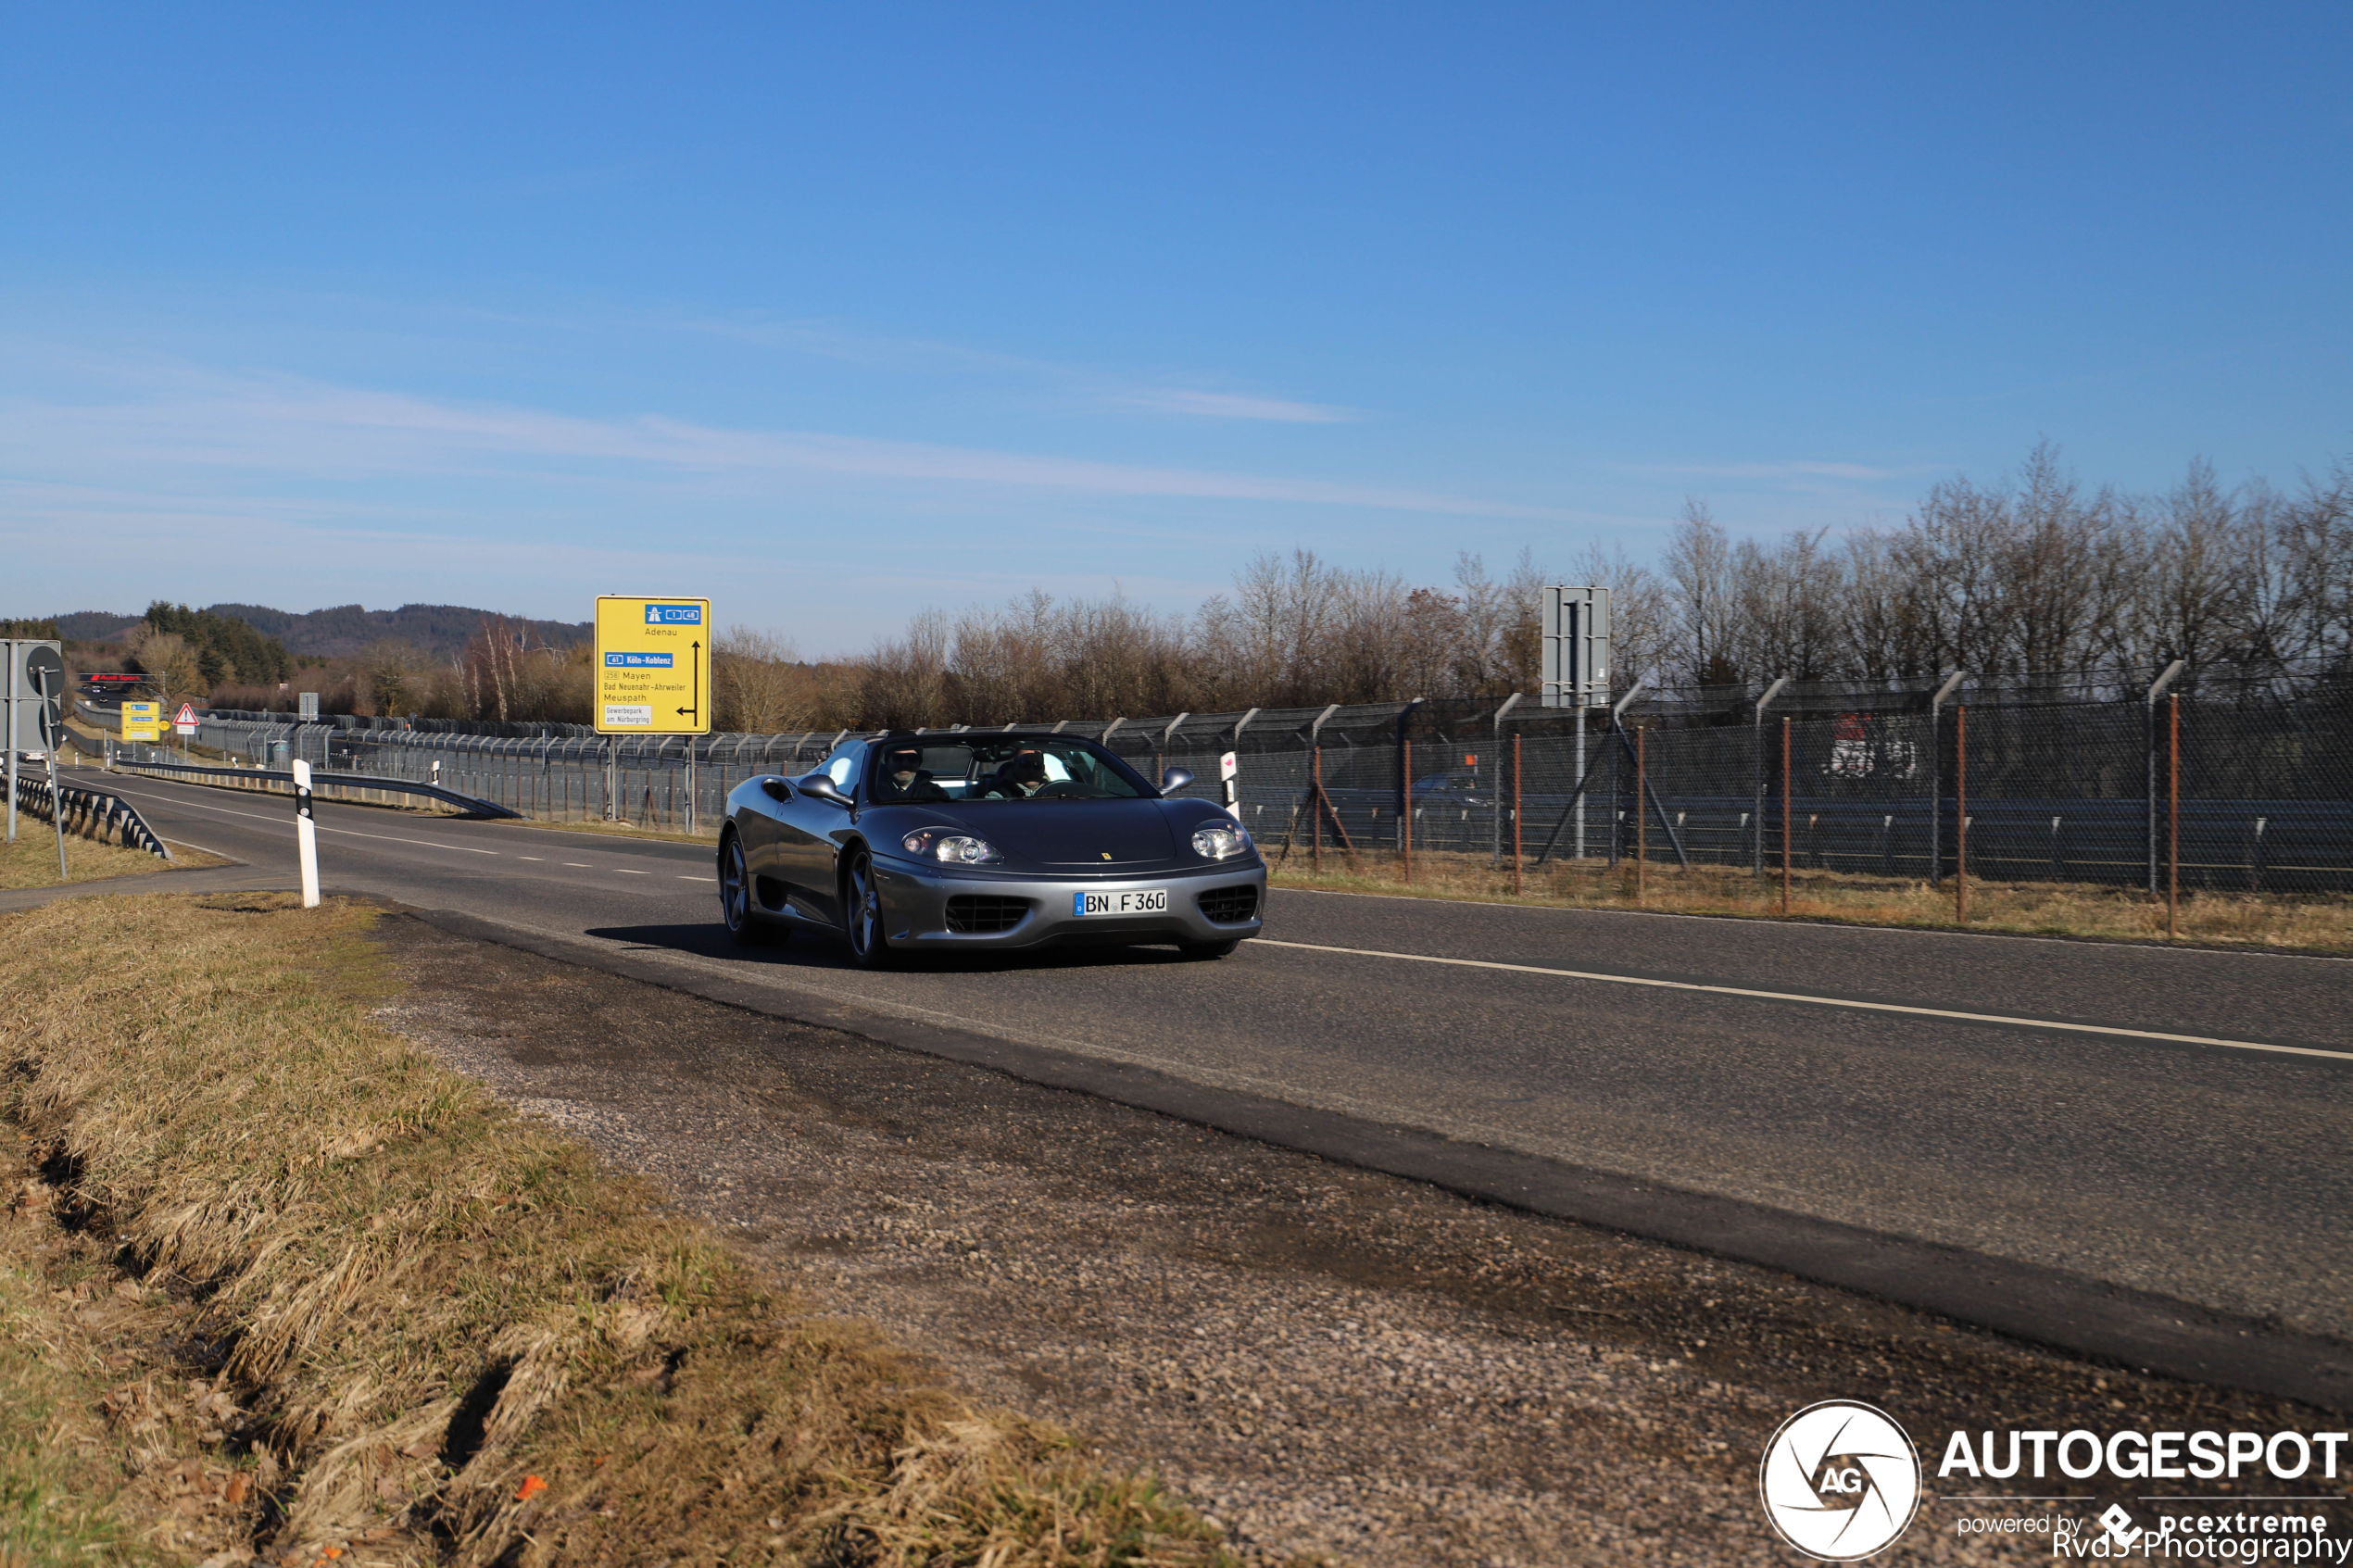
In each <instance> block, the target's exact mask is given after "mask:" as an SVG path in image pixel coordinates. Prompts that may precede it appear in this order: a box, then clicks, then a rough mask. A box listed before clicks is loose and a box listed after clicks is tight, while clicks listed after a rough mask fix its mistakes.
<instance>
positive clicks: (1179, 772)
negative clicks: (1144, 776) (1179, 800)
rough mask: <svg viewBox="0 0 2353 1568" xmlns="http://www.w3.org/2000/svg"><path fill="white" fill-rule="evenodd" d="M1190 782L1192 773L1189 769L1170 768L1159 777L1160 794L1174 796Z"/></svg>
mask: <svg viewBox="0 0 2353 1568" xmlns="http://www.w3.org/2000/svg"><path fill="white" fill-rule="evenodd" d="M1192 782H1193V771H1192V770H1191V769H1190V768H1171V769H1169V770H1168V771H1166V772H1164V773H1163V774H1161V776H1160V792H1161V793H1162V794H1163V795H1174V794H1176V792H1177V791H1178V790H1180V789H1182V788H1184V787H1185V786H1186V785H1187V784H1190V783H1192Z"/></svg>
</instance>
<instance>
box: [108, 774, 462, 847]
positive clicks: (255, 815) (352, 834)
mask: <svg viewBox="0 0 2353 1568" xmlns="http://www.w3.org/2000/svg"><path fill="white" fill-rule="evenodd" d="M121 793H123V794H124V795H131V794H132V793H133V792H132V791H131V790H127V789H126V790H124V791H122V792H121ZM137 797H138V798H140V799H145V800H159V801H162V802H163V803H164V804H166V805H168V806H184V807H186V808H187V809H190V810H191V811H210V812H211V813H212V814H213V815H215V816H217V817H243V818H245V820H246V821H248V822H269V823H271V825H272V826H275V827H281V828H283V829H284V830H285V831H286V832H288V833H292V832H294V831H295V826H294V822H293V821H292V820H291V819H290V818H287V817H265V816H263V815H262V814H261V813H260V812H258V811H233V810H231V809H229V808H228V807H226V806H208V805H206V804H205V803H204V802H203V801H201V800H190V799H187V798H185V797H182V796H177V795H150V794H147V793H146V792H145V791H140V792H137ZM315 825H316V826H317V827H318V829H319V831H320V832H321V833H336V834H342V835H343V836H344V837H346V838H374V839H381V840H383V841H384V843H386V844H414V845H418V846H420V847H423V848H426V849H457V850H460V851H462V852H464V853H466V854H468V855H489V856H494V857H495V856H496V855H497V853H498V851H497V850H496V849H477V848H475V847H473V846H472V845H471V844H437V843H435V842H434V840H432V839H430V838H402V837H400V836H399V835H397V834H389V833H361V832H359V831H358V830H357V829H355V828H331V827H329V826H328V825H327V824H326V823H324V822H317V823H315Z"/></svg>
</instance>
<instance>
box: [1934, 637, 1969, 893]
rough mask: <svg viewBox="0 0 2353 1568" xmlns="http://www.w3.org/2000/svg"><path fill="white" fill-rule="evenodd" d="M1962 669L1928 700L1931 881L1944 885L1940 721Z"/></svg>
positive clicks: (1942, 761) (1942, 739) (1942, 763)
mask: <svg viewBox="0 0 2353 1568" xmlns="http://www.w3.org/2000/svg"><path fill="white" fill-rule="evenodd" d="M1961 674H1962V672H1961V671H1958V670H1956V671H1953V673H1952V675H1951V676H1950V677H1949V678H1948V679H1947V680H1946V681H1945V683H1944V684H1943V685H1941V686H1939V687H1937V688H1936V695H1935V696H1931V697H1930V698H1929V699H1928V884H1929V885H1930V886H1931V887H1938V886H1942V885H1943V884H1944V727H1943V726H1942V725H1941V724H1939V723H1938V722H1937V717H1938V714H1939V712H1940V711H1941V710H1942V709H1943V708H1944V699H1945V698H1946V697H1948V696H1952V695H1953V688H1954V687H1956V686H1957V685H1959V684H1961Z"/></svg>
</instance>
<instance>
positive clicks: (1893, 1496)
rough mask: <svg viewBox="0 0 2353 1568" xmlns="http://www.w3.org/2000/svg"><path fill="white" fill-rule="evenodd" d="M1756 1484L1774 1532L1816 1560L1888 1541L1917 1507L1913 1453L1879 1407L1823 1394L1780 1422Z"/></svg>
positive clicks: (1850, 1555) (1851, 1555) (1847, 1555)
mask: <svg viewBox="0 0 2353 1568" xmlns="http://www.w3.org/2000/svg"><path fill="white" fill-rule="evenodd" d="M1756 1484H1757V1490H1758V1491H1759V1492H1760V1493H1761V1494H1762V1496H1763V1498H1764V1500H1765V1517H1766V1518H1767V1519H1768V1520H1769V1521H1770V1522H1771V1524H1772V1526H1773V1531H1774V1533H1775V1534H1776V1535H1778V1536H1780V1537H1781V1539H1783V1540H1785V1541H1787V1542H1788V1543H1789V1544H1790V1545H1791V1546H1793V1547H1795V1548H1796V1549H1798V1550H1800V1551H1802V1552H1804V1553H1805V1554H1806V1556H1808V1557H1811V1558H1815V1559H1817V1560H1818V1561H1820V1562H1856V1561H1857V1560H1858V1559H1861V1558H1866V1557H1869V1556H1870V1555H1871V1554H1872V1553H1874V1552H1876V1551H1879V1550H1881V1549H1884V1548H1885V1547H1887V1546H1888V1545H1890V1544H1891V1543H1892V1542H1894V1539H1895V1537H1898V1536H1900V1535H1902V1534H1903V1533H1904V1531H1905V1528H1906V1526H1907V1525H1909V1524H1911V1522H1912V1517H1913V1515H1914V1514H1916V1513H1918V1512H1919V1506H1920V1458H1919V1451H1918V1450H1916V1449H1914V1448H1913V1447H1912V1439H1911V1438H1910V1437H1909V1436H1906V1434H1905V1431H1904V1429H1903V1428H1902V1427H1901V1426H1898V1425H1896V1424H1895V1422H1894V1418H1892V1417H1891V1416H1889V1415H1888V1414H1887V1412H1886V1411H1881V1410H1878V1409H1875V1408H1873V1407H1872V1406H1869V1405H1866V1404H1862V1403H1859V1402H1857V1401H1856V1400H1853V1399H1825V1400H1823V1401H1822V1402H1821V1403H1820V1404H1818V1405H1808V1406H1806V1408H1805V1409H1804V1410H1802V1411H1798V1412H1797V1413H1796V1414H1795V1415H1793V1416H1791V1417H1790V1418H1789V1419H1788V1420H1787V1421H1785V1422H1783V1423H1781V1425H1780V1430H1779V1431H1777V1432H1775V1433H1774V1434H1773V1440H1772V1441H1771V1442H1769V1443H1768V1444H1766V1445H1765V1460H1764V1462H1763V1463H1762V1464H1761V1465H1759V1466H1758V1468H1757V1476H1756Z"/></svg>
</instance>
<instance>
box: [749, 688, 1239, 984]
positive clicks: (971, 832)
mask: <svg viewBox="0 0 2353 1568" xmlns="http://www.w3.org/2000/svg"><path fill="white" fill-rule="evenodd" d="M1191 777H1192V775H1190V774H1189V773H1187V772H1186V771H1184V770H1182V769H1172V770H1170V771H1169V773H1168V775H1167V777H1166V778H1164V780H1162V781H1161V784H1160V785H1159V786H1158V787H1155V786H1154V785H1152V784H1150V783H1148V782H1147V781H1146V780H1145V779H1144V778H1143V777H1142V776H1141V775H1140V774H1139V773H1137V772H1136V771H1134V770H1133V769H1131V768H1130V767H1128V765H1127V764H1126V762H1124V761H1122V760H1120V759H1119V758H1118V757H1117V756H1115V755H1114V753H1112V752H1111V751H1109V750H1107V749H1105V748H1104V747H1102V746H1097V745H1096V744H1095V743H1094V742H1092V741H1089V740H1082V739H1080V738H1078V737H1077V736H1075V735H1063V734H1020V733H1017V732H1002V731H990V732H988V733H986V734H973V733H972V732H970V731H963V732H959V733H954V734H938V733H934V734H921V735H914V734H903V733H901V734H887V735H883V736H881V737H879V738H862V739H858V740H851V741H846V742H844V743H843V744H842V745H840V746H837V747H836V748H835V749H834V754H833V755H832V756H831V757H829V758H827V759H826V760H825V765H824V767H823V768H820V769H819V770H818V771H815V772H813V773H809V774H806V775H804V776H802V777H800V778H797V779H786V778H781V777H768V778H757V779H751V780H748V781H747V782H745V783H744V784H738V785H737V786H736V788H735V789H734V790H732V791H731V792H729V794H728V796H727V822H726V826H725V827H724V829H723V830H722V831H721V833H720V835H719V903H720V912H721V915H722V917H723V918H724V920H725V921H726V922H727V930H728V931H729V933H730V934H732V935H734V936H735V938H736V940H737V941H739V942H745V943H750V942H756V941H759V940H761V939H762V938H765V937H771V936H774V935H781V934H782V933H784V932H786V931H789V930H793V929H796V928H799V929H804V930H806V929H812V928H814V929H819V930H824V931H829V932H838V933H839V934H841V935H844V936H846V937H848V938H849V950H850V953H851V955H852V956H853V957H854V958H855V959H856V960H858V962H860V963H861V964H863V965H866V966H868V967H870V968H873V967H880V966H882V965H885V964H887V963H889V962H890V961H891V959H892V957H893V955H894V954H897V953H901V952H906V951H911V950H912V951H923V950H931V951H947V950H950V949H960V948H983V947H1043V946H1047V945H1076V944H1095V945H1117V946H1125V945H1135V944H1151V943H1162V944H1174V945H1175V946H1176V947H1178V948H1179V949H1181V950H1182V951H1184V952H1185V953H1187V954H1189V955H1190V956H1192V957H1196V958H1204V959H1214V958H1222V957H1224V956H1225V955H1226V954H1227V953H1230V952H1232V951H1233V950H1234V947H1235V946H1236V944H1238V943H1239V942H1240V941H1241V940H1242V939H1243V938H1244V937H1247V936H1254V935H1257V934H1258V932H1259V930H1260V921H1261V916H1262V913H1263V910H1264V908H1265V901H1266V864H1265V861H1264V860H1262V859H1259V855H1258V847H1257V846H1256V845H1254V844H1252V842H1251V838H1250V834H1247V833H1245V832H1243V831H1242V827H1241V824H1240V823H1239V822H1236V821H1234V819H1233V818H1232V817H1230V816H1228V815H1227V813H1226V812H1225V811H1223V810H1221V809H1219V808H1218V807H1217V805H1216V804H1215V803H1214V802H1213V801H1208V800H1200V799H1192V798H1188V797H1182V796H1179V795H1177V794H1176V793H1175V792H1176V791H1177V790H1179V789H1182V788H1183V787H1184V786H1185V785H1186V784H1189V783H1190V782H1191Z"/></svg>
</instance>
